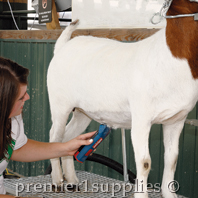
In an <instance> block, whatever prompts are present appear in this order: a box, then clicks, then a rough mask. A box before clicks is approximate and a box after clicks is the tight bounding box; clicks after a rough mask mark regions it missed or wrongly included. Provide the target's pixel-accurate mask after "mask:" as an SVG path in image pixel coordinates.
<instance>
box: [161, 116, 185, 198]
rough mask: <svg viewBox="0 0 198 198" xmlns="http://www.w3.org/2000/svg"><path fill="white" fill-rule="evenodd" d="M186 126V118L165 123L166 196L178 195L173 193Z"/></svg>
mask: <svg viewBox="0 0 198 198" xmlns="http://www.w3.org/2000/svg"><path fill="white" fill-rule="evenodd" d="M183 126H184V120H183V121H180V122H177V123H175V124H172V125H163V134H164V148H165V153H164V173H163V180H162V194H163V197H165V198H176V197H177V195H176V194H175V193H173V192H174V191H175V189H174V185H173V184H174V183H173V182H172V181H173V180H174V174H175V169H176V165H177V158H178V152H179V151H178V150H179V137H180V134H181V131H182V128H183Z"/></svg>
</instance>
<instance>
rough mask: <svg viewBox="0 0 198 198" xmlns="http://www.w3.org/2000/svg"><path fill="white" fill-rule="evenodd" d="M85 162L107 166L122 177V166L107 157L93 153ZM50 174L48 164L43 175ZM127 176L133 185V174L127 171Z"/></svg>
mask: <svg viewBox="0 0 198 198" xmlns="http://www.w3.org/2000/svg"><path fill="white" fill-rule="evenodd" d="M74 159H75V158H74ZM86 160H88V161H92V162H97V163H100V164H103V165H105V166H108V167H109V168H112V169H113V170H115V171H117V172H118V173H120V174H121V175H123V165H122V164H120V163H118V162H116V161H114V160H112V159H110V158H108V157H105V156H103V155H99V154H96V153H93V154H92V155H91V156H88V158H87V159H86ZM51 172H52V167H51V164H50V165H49V166H48V167H47V169H46V171H45V173H44V175H47V174H50V173H51ZM128 175H129V181H130V182H131V183H133V184H134V183H135V179H136V175H135V174H134V173H132V172H131V171H130V170H129V169H128Z"/></svg>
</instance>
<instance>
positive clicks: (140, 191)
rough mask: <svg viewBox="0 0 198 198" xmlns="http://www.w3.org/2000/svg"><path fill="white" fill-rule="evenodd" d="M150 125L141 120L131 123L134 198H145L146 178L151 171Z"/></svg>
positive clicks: (146, 194)
mask: <svg viewBox="0 0 198 198" xmlns="http://www.w3.org/2000/svg"><path fill="white" fill-rule="evenodd" d="M150 128H151V125H150V124H149V123H148V122H143V120H142V119H139V120H137V119H135V118H134V119H133V121H132V131H131V137H132V144H133V149H134V153H135V162H136V169H137V178H136V182H135V183H136V185H135V191H134V193H135V198H147V197H148V193H147V178H148V174H149V171H150V169H151V158H150V154H149V147H148V139H149V133H150Z"/></svg>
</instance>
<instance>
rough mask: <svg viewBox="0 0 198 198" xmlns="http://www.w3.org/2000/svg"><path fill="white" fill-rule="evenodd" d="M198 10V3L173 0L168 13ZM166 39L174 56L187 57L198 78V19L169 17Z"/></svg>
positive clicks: (189, 12)
mask: <svg viewBox="0 0 198 198" xmlns="http://www.w3.org/2000/svg"><path fill="white" fill-rule="evenodd" d="M197 12H198V3H195V2H190V1H189V0H173V2H172V4H171V6H170V8H169V10H168V12H167V15H178V14H192V13H197ZM166 41H167V44H168V46H169V48H170V50H171V52H172V54H173V56H175V57H177V58H181V59H187V60H188V63H189V66H190V68H191V73H192V76H193V78H194V79H197V78H198V21H195V20H194V17H185V18H175V19H167V27H166Z"/></svg>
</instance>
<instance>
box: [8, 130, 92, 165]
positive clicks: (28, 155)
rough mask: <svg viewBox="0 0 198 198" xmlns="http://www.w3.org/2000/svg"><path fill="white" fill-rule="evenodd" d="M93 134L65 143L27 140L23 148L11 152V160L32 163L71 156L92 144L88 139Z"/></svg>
mask: <svg viewBox="0 0 198 198" xmlns="http://www.w3.org/2000/svg"><path fill="white" fill-rule="evenodd" d="M94 133H95V132H91V133H86V134H83V135H79V136H77V137H76V138H74V139H72V140H70V141H68V142H65V143H60V142H54V143H45V142H38V141H34V140H30V139H28V141H27V143H26V144H25V145H24V146H22V147H21V148H19V149H17V150H14V151H13V153H12V156H11V160H14V161H20V162H33V161H39V160H46V159H52V158H57V157H63V156H68V155H70V156H72V155H74V153H75V152H76V151H77V150H78V148H79V147H80V146H82V145H89V144H91V143H92V142H93V140H92V139H90V138H91V137H92V136H93V134H94Z"/></svg>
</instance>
